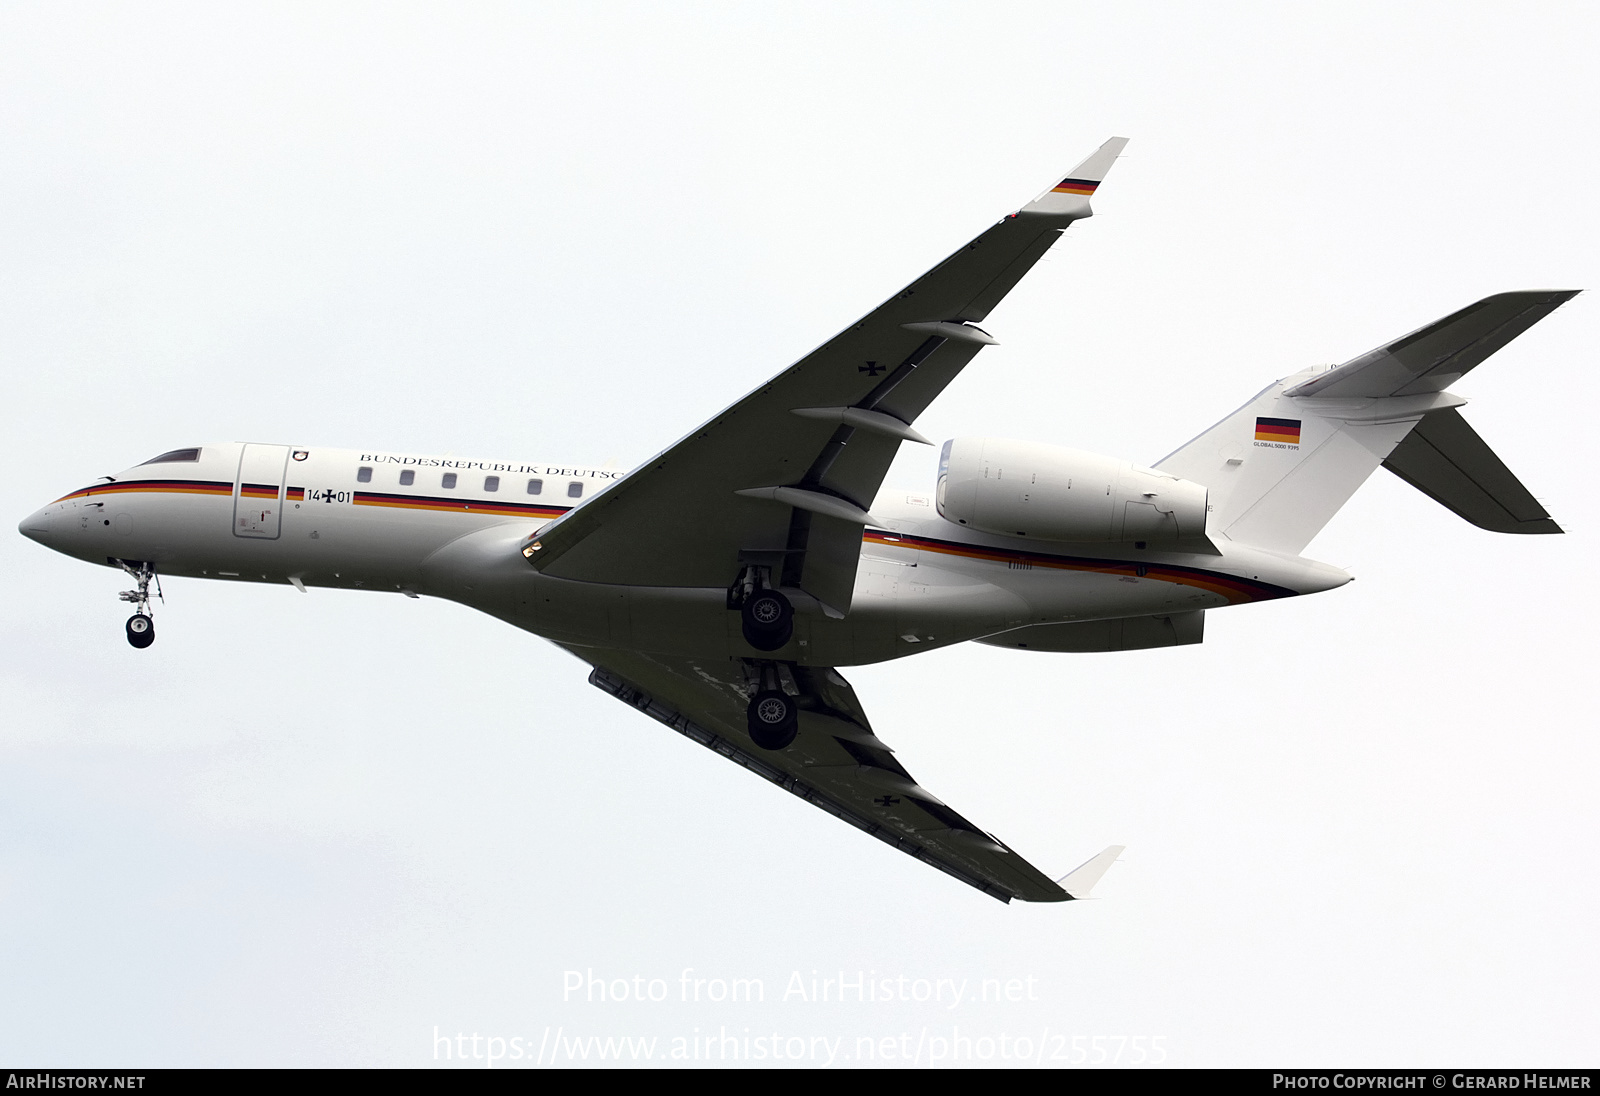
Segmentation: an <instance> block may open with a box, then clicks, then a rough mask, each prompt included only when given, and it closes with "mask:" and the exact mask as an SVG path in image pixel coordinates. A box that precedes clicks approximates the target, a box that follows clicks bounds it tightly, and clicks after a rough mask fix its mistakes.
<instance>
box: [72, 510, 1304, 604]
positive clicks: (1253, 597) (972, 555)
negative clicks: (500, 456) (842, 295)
mask: <svg viewBox="0 0 1600 1096" xmlns="http://www.w3.org/2000/svg"><path fill="white" fill-rule="evenodd" d="M246 486H251V487H261V486H262V485H260V484H247V485H246ZM265 489H266V490H269V491H270V494H268V495H266V496H264V497H268V498H276V497H277V494H278V492H277V488H276V487H268V488H265ZM154 492H163V493H166V494H178V495H210V496H212V497H220V498H230V497H232V495H233V484H232V483H229V482H226V481H216V480H127V481H122V482H118V483H101V484H95V485H93V486H91V487H85V488H82V489H81V490H77V491H74V492H72V493H71V494H70V495H63V496H62V497H61V498H59V499H57V500H56V501H57V502H66V501H68V500H69V499H76V498H87V497H89V496H91V495H110V494H125V493H141V494H147V493H154ZM305 493H306V489H305V488H304V487H290V488H289V489H288V497H289V498H290V499H293V500H296V501H299V500H302V499H304V498H305ZM353 501H354V503H355V505H357V506H383V507H391V508H395V509H403V510H423V511H432V512H435V513H468V514H490V515H496V516H500V517H533V518H557V517H560V516H561V515H562V514H565V513H566V512H567V511H568V510H570V509H571V507H570V506H551V505H548V504H540V503H521V502H497V501H491V500H487V499H460V498H439V497H437V496H431V495H399V494H383V493H379V492H375V491H358V492H356V494H355V498H354V500H353ZM861 539H862V541H863V542H865V543H867V544H881V545H884V546H886V547H895V548H915V549H918V550H920V551H923V552H933V553H934V554H936V555H945V556H958V557H961V558H964V559H976V560H986V561H989V562H992V563H1027V564H1031V565H1032V566H1034V567H1043V568H1053V569H1055V570H1060V571H1079V572H1084V573H1089V574H1103V575H1116V576H1118V577H1128V578H1153V579H1155V580H1157V581H1159V582H1171V583H1176V584H1178V585H1180V586H1192V587H1194V588H1196V589H1200V590H1206V591H1208V592H1210V593H1214V594H1219V595H1221V596H1222V597H1225V598H1227V599H1228V601H1229V603H1230V604H1234V605H1238V604H1243V603H1245V602H1251V601H1270V600H1272V599H1275V598H1281V597H1294V596H1295V591H1293V590H1290V589H1287V588H1286V587H1283V586H1274V585H1272V584H1271V583H1268V582H1259V581H1253V580H1251V579H1244V578H1240V577H1238V576H1237V575H1226V574H1222V573H1220V572H1217V571H1207V570H1204V569H1203V568H1199V567H1182V566H1178V565H1176V564H1169V563H1149V564H1145V563H1135V562H1133V561H1131V560H1122V559H1098V558H1095V557H1091V556H1063V555H1053V554H1050V553H1048V552H1024V551H1019V550H1016V549H1010V548H990V547H987V546H984V545H979V544H963V543H961V542H960V541H950V540H938V539H935V538H933V537H917V536H909V535H907V534H904V533H889V532H885V531H883V530H880V529H867V530H865V531H864V532H863V533H862V538H861Z"/></svg>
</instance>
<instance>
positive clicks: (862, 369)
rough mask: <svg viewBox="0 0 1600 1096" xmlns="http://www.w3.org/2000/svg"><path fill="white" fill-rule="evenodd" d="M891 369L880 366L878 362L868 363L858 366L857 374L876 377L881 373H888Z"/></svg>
mask: <svg viewBox="0 0 1600 1096" xmlns="http://www.w3.org/2000/svg"><path fill="white" fill-rule="evenodd" d="M888 369H889V367H888V366H886V365H879V364H878V363H877V362H868V363H867V364H866V365H858V366H856V372H857V373H865V374H866V375H867V376H869V377H876V376H877V375H878V374H879V373H885V372H888Z"/></svg>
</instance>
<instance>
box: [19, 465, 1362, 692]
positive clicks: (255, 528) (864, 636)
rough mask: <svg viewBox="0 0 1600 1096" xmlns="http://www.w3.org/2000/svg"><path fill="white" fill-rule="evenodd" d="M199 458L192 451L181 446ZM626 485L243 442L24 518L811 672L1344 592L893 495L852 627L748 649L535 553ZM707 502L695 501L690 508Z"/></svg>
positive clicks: (1286, 570) (639, 644)
mask: <svg viewBox="0 0 1600 1096" xmlns="http://www.w3.org/2000/svg"><path fill="white" fill-rule="evenodd" d="M180 452H182V451H180ZM622 475H623V473H620V472H613V471H609V470H605V469H595V468H585V467H578V466H564V465H554V464H542V463H529V462H488V461H476V460H471V461H469V460H458V459H455V458H447V457H418V456H409V455H404V454H390V453H382V452H376V451H368V452H362V451H359V450H337V449H325V448H316V449H312V448H299V447H294V446H287V445H262V444H255V443H250V444H248V445H246V444H239V443H227V444H220V445H208V446H203V447H199V452H198V454H197V455H196V456H195V459H192V460H177V461H164V462H160V463H147V464H142V465H137V466H135V467H133V468H130V469H128V470H126V471H124V472H122V473H120V474H118V475H116V476H114V477H102V479H101V480H100V481H98V482H96V483H94V484H91V485H89V486H87V487H84V488H81V489H79V490H77V491H74V492H72V493H70V494H68V495H66V496H64V497H63V498H61V499H58V500H57V501H55V502H53V503H50V504H49V505H48V506H46V507H44V508H43V509H41V510H39V511H38V512H37V513H35V514H34V515H32V516H31V517H29V518H28V519H27V520H26V521H24V522H23V523H22V531H23V532H24V533H25V534H26V535H28V536H30V537H32V538H33V539H35V540H38V541H40V542H41V543H43V544H45V545H47V546H48V547H51V548H53V549H55V550H57V551H60V552H63V553H65V554H67V555H71V556H75V557H77V558H80V559H84V560H87V561H89V562H92V563H98V564H102V565H107V564H109V565H112V566H118V565H119V561H129V562H142V563H149V564H153V565H154V567H155V570H156V572H157V573H158V574H160V575H163V576H180V577H189V578H212V579H225V580H231V581H238V582H266V583H278V584H291V583H292V584H294V585H296V586H299V587H337V588H344V589H361V590H374V591H388V592H391V593H395V592H398V593H404V594H408V595H415V596H431V597H440V598H448V599H450V600H452V601H457V602H460V603H462V604H465V605H469V606H472V607H474V608H477V609H481V610H483V611H484V612H487V613H490V614H492V615H494V616H497V617H500V618H501V619H504V620H506V621H508V622H509V623H511V624H514V625H516V626H517V627H519V628H523V629H525V630H527V631H530V632H534V633H536V634H538V635H541V636H544V637H546V638H549V639H552V640H555V641H557V642H561V643H566V644H571V645H577V646H603V647H623V648H628V649H632V650H640V651H663V652H673V653H679V654H682V653H692V654H697V655H701V656H720V657H757V656H759V657H764V658H778V659H782V660H788V661H793V662H796V663H800V664H804V665H818V666H844V665H859V664H863V663H870V662H881V661H884V660H886V659H892V658H899V657H903V656H905V655H909V654H915V653H918V652H920V651H925V650H929V649H931V648H933V647H941V646H945V645H947V644H951V643H959V642H964V641H967V640H972V639H980V638H983V637H987V636H993V635H996V634H997V633H1004V632H1008V631H1012V630H1014V629H1018V628H1024V627H1029V626H1032V625H1040V624H1064V623H1075V622H1085V621H1094V620H1105V619H1116V618H1131V617H1147V616H1148V617H1157V616H1163V615H1171V614H1175V613H1188V612H1192V611H1194V610H1201V609H1214V608H1221V607H1224V606H1228V605H1235V604H1242V603H1246V602H1251V601H1260V600H1267V599H1271V598H1278V597H1286V596H1293V595H1297V594H1305V593H1314V592H1317V591H1320V590H1326V589H1330V588H1332V587H1334V586H1338V585H1342V584H1343V583H1344V582H1346V581H1348V580H1349V576H1348V575H1347V574H1345V573H1344V572H1342V571H1339V570H1337V569H1335V568H1332V567H1329V566H1327V565H1324V564H1319V563H1314V562H1312V561H1310V560H1306V559H1301V558H1289V557H1284V556H1281V555H1278V554H1275V553H1269V552H1263V551H1260V550H1256V549H1251V548H1247V547H1244V546H1241V545H1236V544H1232V543H1229V542H1223V543H1221V544H1219V545H1218V547H1219V548H1220V549H1221V554H1220V555H1209V554H1207V555H1196V554H1190V553H1170V552H1168V553H1163V552H1150V551H1144V550H1140V549H1136V548H1135V547H1134V546H1133V545H1119V544H1095V545H1067V544H1060V543H1050V542H1041V541H1030V540H1026V539H1023V538H1012V537H998V536H992V535H987V534H983V533H979V532H975V531H973V530H971V529H967V528H963V527H961V526H959V525H956V524H954V523H952V522H949V521H946V520H944V519H943V518H941V517H940V516H939V514H938V513H937V511H936V509H935V507H934V506H933V500H932V498H931V496H928V495H924V494H917V493H907V492H905V491H894V490H891V489H885V491H884V492H883V493H882V494H881V495H880V497H879V499H878V500H877V501H876V502H875V503H874V505H873V512H874V514H875V515H876V516H878V517H879V518H880V519H881V520H882V521H883V526H881V527H871V526H869V527H868V528H867V529H866V530H865V532H864V535H863V539H862V546H861V563H860V567H859V569H858V572H857V578H856V588H855V597H854V601H853V603H852V606H851V608H850V612H849V613H848V614H847V615H845V616H844V617H843V618H837V617H835V616H833V615H831V614H829V613H827V612H825V611H823V610H822V608H821V606H820V605H818V604H817V603H815V602H810V603H809V604H808V603H807V599H805V598H804V595H803V594H798V593H796V595H795V599H796V607H797V609H798V610H799V612H798V613H797V615H796V619H795V633H794V637H793V639H792V640H791V641H790V643H789V644H788V645H787V646H786V647H785V648H784V649H783V650H780V651H777V652H758V651H755V650H753V649H752V648H750V647H749V646H748V645H747V644H746V642H745V640H744V638H743V636H742V634H741V631H740V625H739V616H738V613H736V612H730V611H729V609H728V606H727V603H726V591H725V590H723V589H713V588H705V589H699V588H680V587H649V586H625V585H611V584H603V583H594V582H577V581H572V580H567V579H560V578H554V577H550V576H547V575H543V574H540V573H539V572H538V571H536V570H534V569H533V568H532V567H530V566H529V565H528V564H527V562H526V560H525V559H524V558H523V555H522V552H521V549H522V548H523V546H525V545H526V544H527V543H528V542H529V541H530V540H531V539H532V538H533V537H534V535H535V533H536V532H537V531H538V530H539V529H541V528H542V527H543V526H545V525H547V524H548V523H549V522H550V521H552V520H553V519H555V518H557V517H559V516H560V515H561V514H563V513H565V512H566V511H567V510H569V509H571V508H572V507H574V506H577V505H579V504H581V503H582V502H583V501H585V500H586V499H588V498H590V497H592V496H593V495H594V494H595V493H597V492H598V491H600V490H602V489H603V488H604V487H605V486H606V485H607V484H608V483H610V482H611V481H612V480H614V479H619V478H621V476H622ZM683 503H684V505H685V506H686V507H691V508H692V507H693V506H694V505H695V500H694V499H692V498H686V499H684V500H683Z"/></svg>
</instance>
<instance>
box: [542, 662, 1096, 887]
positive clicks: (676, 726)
mask: <svg viewBox="0 0 1600 1096" xmlns="http://www.w3.org/2000/svg"><path fill="white" fill-rule="evenodd" d="M567 650H569V651H571V652H572V653H573V654H575V655H577V656H578V657H579V658H581V659H583V660H584V661H585V662H588V663H589V664H590V665H591V666H593V667H594V671H593V673H591V674H590V676H589V681H590V683H591V684H593V685H595V686H596V687H597V688H599V689H602V690H604V691H605V692H607V693H610V694H611V695H612V696H614V697H616V698H617V699H618V700H621V701H622V702H623V703H625V704H627V705H628V706H630V707H633V708H637V709H638V710H639V711H641V712H643V713H644V714H646V715H648V716H650V717H651V718H653V719H656V720H658V721H659V722H661V723H665V724H666V725H667V726H669V727H671V728H672V729H673V730H675V731H677V732H678V733H679V734H682V735H683V736H685V737H686V738H690V739H693V740H694V741H696V742H699V743H700V744H701V745H702V746H705V747H706V748H707V749H710V750H712V751H713V752H715V753H719V754H721V755H722V756H724V757H726V758H728V759H729V760H730V761H733V762H735V763H736V764H739V765H742V766H743V767H744V768H746V769H749V770H750V771H751V772H753V773H756V774H757V775H758V776H761V777H763V778H765V779H766V780H769V781H771V782H772V783H774V784H776V785H778V786H779V787H781V788H783V789H784V790H786V791H788V792H790V793H791V794H793V795H796V796H798V797H800V798H801V799H804V800H805V801H806V802H808V803H810V804H812V805H813V806H815V807H819V808H821V809H822V810H825V811H827V812H828V813H829V814H831V815H833V816H834V817H836V818H839V819H842V820H843V821H845V822H848V823H849V824H850V825H852V826H855V827H856V828H857V829H859V830H861V831H863V832H864V833H868V834H870V835H872V836H873V837H876V838H878V839H879V840H880V841H883V842H884V843H885V844H888V845H892V846H894V847H895V848H896V849H899V850H900V851H901V852H903V853H906V854H907V855H908V856H912V857H915V858H916V859H918V860H921V861H922V862H923V863H925V864H929V865H931V866H933V867H936V868H938V869H939V870H940V871H943V872H945V873H947V874H949V875H951V876H953V877H955V878H957V879H959V880H961V881H962V882H963V883H966V884H967V885H969V886H971V887H975V888H976V889H978V890H981V891H983V892H984V893H985V894H988V895H991V896H992V897H995V898H998V899H1000V900H1001V901H1003V902H1009V901H1010V900H1011V899H1013V898H1019V899H1023V900H1026V901H1033V902H1061V901H1067V900H1068V899H1069V898H1070V897H1071V895H1069V894H1068V893H1067V892H1066V891H1065V890H1063V889H1062V888H1061V887H1060V886H1058V885H1057V884H1056V883H1054V882H1053V881H1051V879H1050V878H1049V877H1048V876H1046V875H1045V874H1044V873H1042V872H1040V871H1039V870H1038V869H1037V868H1035V867H1034V866H1033V865H1032V864H1029V863H1028V862H1027V861H1026V860H1023V859H1022V858H1021V857H1020V856H1018V855H1017V854H1016V853H1015V852H1012V851H1011V850H1010V849H1009V848H1008V847H1007V846H1006V845H1004V844H1003V843H1002V842H1000V841H998V840H997V839H995V838H994V837H993V836H992V835H990V834H988V833H986V832H984V831H983V830H981V829H979V828H978V827H977V826H975V825H974V824H973V823H972V822H970V821H968V820H967V819H966V818H964V817H963V816H962V815H961V814H959V813H957V812H956V811H954V810H952V809H951V808H950V807H948V806H946V805H945V804H944V803H943V802H941V801H940V800H939V799H938V798H937V797H935V796H934V795H933V794H932V793H930V792H928V791H927V790H926V789H924V788H922V787H920V786H919V785H918V784H917V783H916V781H915V779H914V778H912V776H911V774H910V773H909V772H907V771H906V769H905V768H904V766H902V765H901V764H900V763H899V762H898V761H897V760H896V759H895V757H894V755H893V751H891V750H890V749H889V748H888V747H887V746H885V745H884V744H883V743H882V742H881V741H879V740H878V739H877V737H876V735H874V734H873V732H872V729H871V725H870V724H869V723H868V722H867V719H866V715H865V713H864V712H863V711H862V710H861V705H860V702H859V701H858V700H857V699H856V697H855V691H854V690H853V689H851V688H850V685H849V683H848V682H846V681H845V680H844V678H843V677H842V676H841V675H840V674H839V673H838V671H836V670H832V669H826V668H816V667H798V666H797V667H793V668H792V675H793V677H794V679H795V683H796V685H797V686H798V687H799V689H800V691H801V698H800V703H801V705H802V711H801V713H800V732H799V734H798V735H797V736H796V737H795V741H794V744H793V745H791V746H790V747H788V748H787V749H784V750H776V751H767V750H761V749H758V748H756V747H755V746H754V745H753V744H752V743H751V742H750V739H749V737H748V735H746V733H745V732H744V728H743V722H744V708H745V702H746V697H745V691H744V671H743V668H742V666H741V665H740V664H739V663H736V662H732V661H720V662H718V661H713V660H698V659H691V658H685V657H662V656H657V655H644V654H639V653H637V652H631V651H617V650H601V649H597V648H589V647H567Z"/></svg>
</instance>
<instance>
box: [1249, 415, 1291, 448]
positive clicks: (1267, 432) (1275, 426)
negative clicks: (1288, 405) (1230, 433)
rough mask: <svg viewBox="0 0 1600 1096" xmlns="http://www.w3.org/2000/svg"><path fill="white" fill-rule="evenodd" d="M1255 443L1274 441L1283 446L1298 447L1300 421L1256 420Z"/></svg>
mask: <svg viewBox="0 0 1600 1096" xmlns="http://www.w3.org/2000/svg"><path fill="white" fill-rule="evenodd" d="M1256 441H1275V442H1279V443H1281V444H1284V445H1299V444H1300V420H1299V419H1268V418H1257V419H1256Z"/></svg>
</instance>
